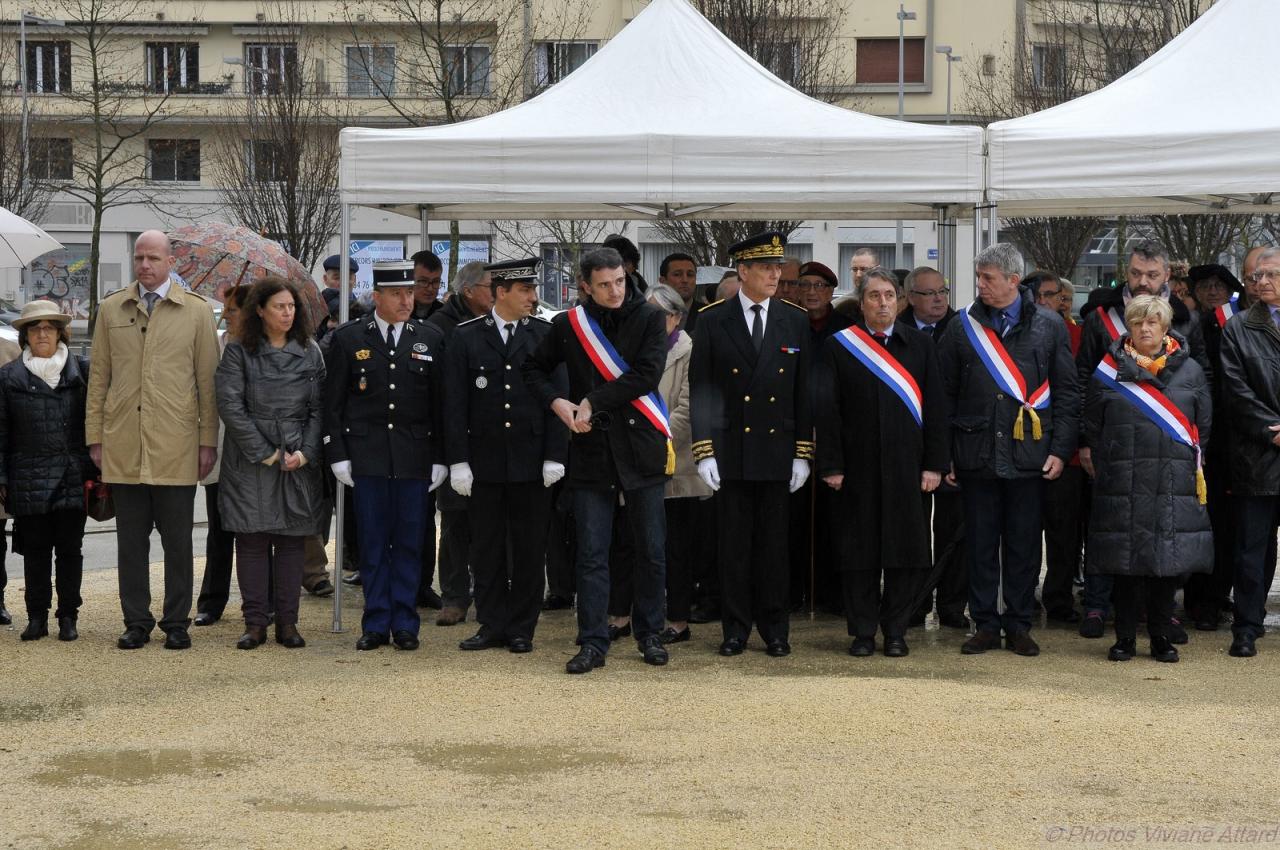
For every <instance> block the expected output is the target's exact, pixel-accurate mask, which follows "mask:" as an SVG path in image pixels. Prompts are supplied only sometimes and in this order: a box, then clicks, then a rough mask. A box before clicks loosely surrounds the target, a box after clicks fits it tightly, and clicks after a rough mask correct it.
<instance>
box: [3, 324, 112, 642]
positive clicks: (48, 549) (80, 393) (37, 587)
mask: <svg viewBox="0 0 1280 850" xmlns="http://www.w3.org/2000/svg"><path fill="white" fill-rule="evenodd" d="M70 323H71V317H70V316H68V315H66V314H65V313H62V312H61V311H59V309H58V305H57V304H55V303H53V302H52V301H32V302H30V303H29V304H27V305H26V306H25V307H23V308H22V315H21V317H19V318H18V319H17V320H16V321H15V322H14V323H13V324H14V327H16V328H17V329H18V344H19V345H20V346H21V348H22V356H21V357H19V358H18V359H17V360H14V361H13V362H11V363H8V364H6V365H5V366H4V367H0V501H3V502H4V505H5V509H6V510H7V511H8V512H9V513H10V514H12V515H13V516H14V517H15V522H14V530H13V537H14V547H13V548H14V551H16V552H20V553H21V554H22V555H23V561H24V570H25V574H26V583H27V591H26V603H27V619H28V622H27V627H26V628H25V629H24V630H23V631H22V635H21V637H22V639H23V640H38V639H39V638H42V637H45V636H47V635H48V634H49V606H50V605H51V603H52V602H53V586H52V585H51V583H50V572H51V569H52V567H53V561H54V555H55V554H56V555H57V570H56V583H57V588H58V609H57V612H56V616H57V618H58V639H59V640H75V639H76V638H77V637H79V634H78V633H77V631H76V618H77V616H78V615H79V611H80V576H81V572H82V567H83V564H84V558H83V555H82V553H81V543H82V542H83V540H84V523H85V509H84V484H85V482H86V481H90V480H92V479H93V477H94V475H95V474H96V469H95V467H94V465H93V461H91V460H90V459H89V450H88V448H87V447H86V446H85V443H84V401H85V391H86V388H87V387H88V384H89V362H88V361H87V360H86V359H85V358H83V357H78V356H76V355H73V354H71V353H70V351H68V349H67V343H68V342H70V340H71V335H70V333H69V331H68V330H67V326H68V325H69V324H70Z"/></svg>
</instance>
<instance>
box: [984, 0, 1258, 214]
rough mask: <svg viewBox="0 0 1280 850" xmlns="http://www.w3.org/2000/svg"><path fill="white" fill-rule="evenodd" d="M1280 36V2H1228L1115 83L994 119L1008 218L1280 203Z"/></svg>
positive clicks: (992, 179)
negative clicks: (1279, 91) (1277, 66)
mask: <svg viewBox="0 0 1280 850" xmlns="http://www.w3.org/2000/svg"><path fill="white" fill-rule="evenodd" d="M1278 43H1280V3H1278V2H1276V0H1219V2H1218V3H1216V4H1214V6H1213V7H1212V8H1211V9H1209V11H1208V12H1206V13H1205V14H1204V15H1203V16H1201V18H1200V19H1199V20H1198V21H1196V22H1195V23H1194V24H1192V25H1191V26H1190V27H1188V28H1187V29H1186V30H1184V31H1183V32H1182V33H1181V34H1179V35H1178V36H1177V37H1176V38H1174V39H1173V40H1172V41H1170V42H1169V43H1168V44H1166V45H1165V46H1164V48H1163V49H1161V50H1160V51H1159V52H1158V53H1156V54H1155V55H1154V56H1152V57H1151V58H1150V59H1148V60H1147V61H1146V62H1143V63H1142V64H1141V65H1139V66H1138V67H1137V68H1135V69H1134V70H1133V71H1130V72H1129V73H1128V74H1126V75H1125V76H1124V77H1122V78H1120V79H1119V80H1117V81H1115V82H1114V83H1112V84H1111V85H1109V86H1106V87H1105V88H1102V89H1099V90H1098V91H1096V92H1093V93H1091V94H1088V95H1085V96H1083V97H1079V98H1076V99H1075V100H1072V101H1069V102H1067V103H1064V104H1061V105H1060V106H1055V107H1053V108H1051V109H1046V110H1044V111H1043V112H1037V113H1034V114H1032V115H1027V116H1025V117H1022V118H1015V119H1013V120H1010V121H1000V122H997V123H995V124H992V125H991V126H990V127H989V128H988V129H987V145H988V155H989V159H990V161H989V168H990V172H989V177H988V197H989V199H990V200H992V201H995V202H997V203H998V204H999V205H1000V214H1001V215H1002V216H1010V215H1019V214H1024V215H1035V214H1070V213H1081V214H1090V213H1101V214H1120V213H1127V212H1129V213H1143V212H1145V213H1178V212H1182V213H1196V212H1199V213H1204V212H1213V211H1215V210H1214V207H1215V206H1216V207H1217V208H1218V209H1225V208H1230V209H1232V210H1234V211H1238V212H1250V211H1255V210H1258V209H1261V208H1263V207H1267V206H1270V205H1272V204H1276V203H1280V197H1278V198H1277V199H1276V200H1275V201H1273V200H1272V199H1271V197H1270V193H1272V192H1280V154H1277V142H1280V109H1277V108H1276V107H1277V102H1276V95H1275V91H1276V90H1275V89H1273V88H1272V87H1271V83H1270V82H1269V81H1270V80H1271V78H1272V77H1273V76H1274V69H1273V65H1274V59H1273V57H1274V55H1275V52H1276V48H1277V44H1278ZM1267 92H1271V94H1267ZM1275 209H1276V207H1274V206H1271V207H1270V211H1272V212H1274V211H1275Z"/></svg>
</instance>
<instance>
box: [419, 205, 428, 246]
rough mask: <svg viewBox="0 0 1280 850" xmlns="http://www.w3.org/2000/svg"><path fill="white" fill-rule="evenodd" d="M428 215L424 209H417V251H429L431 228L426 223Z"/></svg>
mask: <svg viewBox="0 0 1280 850" xmlns="http://www.w3.org/2000/svg"><path fill="white" fill-rule="evenodd" d="M429 215H430V213H428V211H427V208H426V207H421V206H420V207H418V242H419V244H418V250H419V251H430V250H431V227H430V222H429V221H428V217H429Z"/></svg>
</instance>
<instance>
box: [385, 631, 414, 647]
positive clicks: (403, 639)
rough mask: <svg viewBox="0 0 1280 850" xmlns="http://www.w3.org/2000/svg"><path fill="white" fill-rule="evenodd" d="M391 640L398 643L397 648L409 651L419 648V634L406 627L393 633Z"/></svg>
mask: <svg viewBox="0 0 1280 850" xmlns="http://www.w3.org/2000/svg"><path fill="white" fill-rule="evenodd" d="M391 642H392V643H394V644H395V645H396V649H403V650H406V651H408V652H412V651H413V650H415V649H417V648H418V636H417V635H415V634H414V633H413V632H408V631H405V630H404V629H401V630H400V631H398V632H396V633H395V634H393V635H391Z"/></svg>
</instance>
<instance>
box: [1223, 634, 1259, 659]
mask: <svg viewBox="0 0 1280 850" xmlns="http://www.w3.org/2000/svg"><path fill="white" fill-rule="evenodd" d="M1227 654H1228V655H1230V656H1232V657H1233V658H1252V657H1253V656H1255V655H1257V654H1258V648H1257V647H1256V646H1254V645H1253V638H1251V637H1246V636H1243V635H1242V636H1240V637H1237V638H1236V639H1235V640H1233V641H1231V648H1230V649H1228V650H1227Z"/></svg>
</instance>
